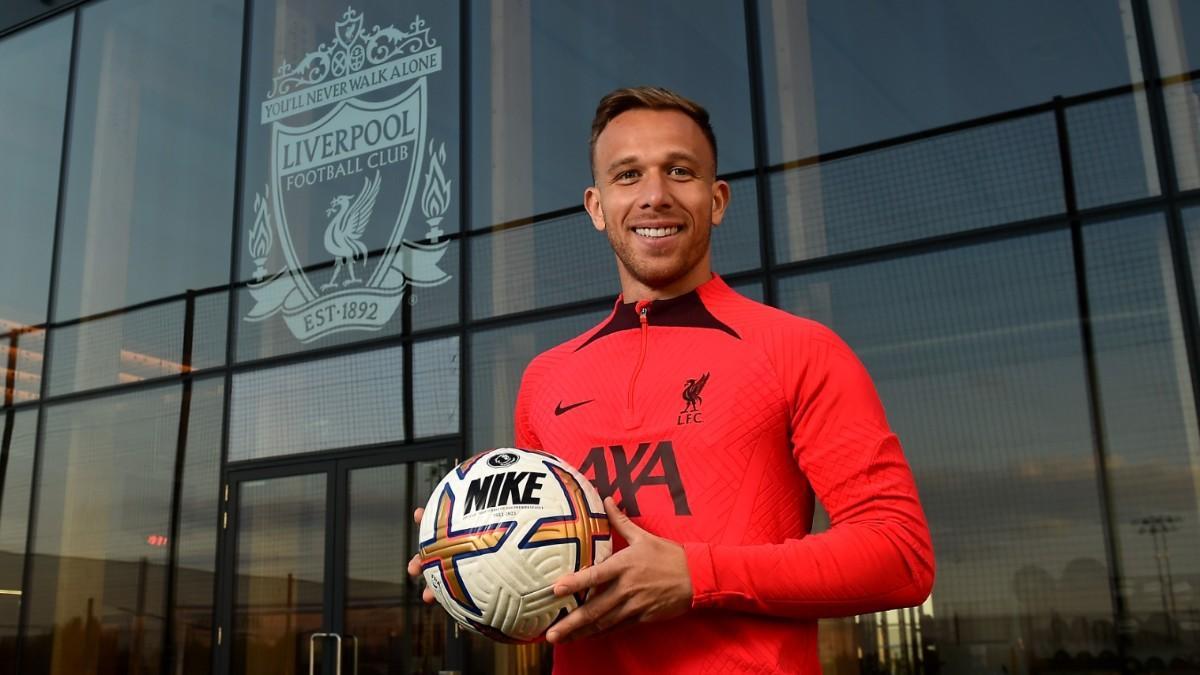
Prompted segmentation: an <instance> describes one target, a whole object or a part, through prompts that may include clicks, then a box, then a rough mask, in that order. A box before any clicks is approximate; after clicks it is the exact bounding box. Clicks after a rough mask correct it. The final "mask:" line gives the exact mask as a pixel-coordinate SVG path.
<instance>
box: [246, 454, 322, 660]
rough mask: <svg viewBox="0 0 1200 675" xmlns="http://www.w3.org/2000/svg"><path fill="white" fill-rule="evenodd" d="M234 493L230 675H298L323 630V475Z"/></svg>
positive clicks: (253, 484)
mask: <svg viewBox="0 0 1200 675" xmlns="http://www.w3.org/2000/svg"><path fill="white" fill-rule="evenodd" d="M237 489H238V495H237V500H238V502H237V503H238V506H237V514H236V516H235V521H234V526H235V527H236V528H237V563H236V564H237V569H236V570H235V572H234V574H235V578H234V601H233V602H234V606H233V630H232V633H233V636H232V640H233V641H232V645H231V651H232V654H233V667H232V672H233V673H235V674H236V675H301V674H302V673H306V672H308V658H309V653H308V652H309V647H308V636H309V635H310V634H312V633H314V632H318V631H320V630H321V627H322V616H323V614H322V612H323V607H324V604H323V603H324V593H325V556H324V554H323V552H324V551H325V490H326V474H324V473H319V474H309V475H304V476H290V477H286V478H270V479H266V480H256V481H246V482H242V483H240V484H238V488H237ZM317 653H318V654H321V653H323V652H321V651H320V650H318V652H317Z"/></svg>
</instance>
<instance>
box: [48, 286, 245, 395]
mask: <svg viewBox="0 0 1200 675" xmlns="http://www.w3.org/2000/svg"><path fill="white" fill-rule="evenodd" d="M228 311H229V295H228V293H226V292H225V291H216V292H210V293H205V294H203V295H196V296H192V297H190V298H184V299H181V300H176V301H171V302H167V303H163V304H157V305H153V306H150V307H144V308H141V309H136V310H133V311H131V312H125V313H122V314H118V315H116V316H111V317H105V318H102V319H92V320H87V321H83V322H80V323H72V324H68V325H66V326H62V327H58V328H55V329H54V330H53V332H52V335H51V339H52V340H53V341H54V358H53V359H52V360H51V364H50V375H49V377H50V393H51V394H55V395H57V394H66V393H70V392H73V391H81V390H84V389H94V388H96V387H104V386H109V385H114V384H129V383H131V382H141V381H142V380H146V379H150V378H154V377H163V376H167V375H178V374H180V373H187V372H192V371H196V370H201V369H204V368H209V367H212V366H219V365H221V364H223V363H224V362H225V326H226V324H227V322H228V320H229V315H228ZM189 314H190V316H189ZM189 332H190V334H189Z"/></svg>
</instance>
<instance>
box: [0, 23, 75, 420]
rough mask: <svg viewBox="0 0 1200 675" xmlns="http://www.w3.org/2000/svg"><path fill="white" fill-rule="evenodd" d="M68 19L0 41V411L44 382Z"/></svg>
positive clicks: (30, 395) (67, 59)
mask: <svg viewBox="0 0 1200 675" xmlns="http://www.w3.org/2000/svg"><path fill="white" fill-rule="evenodd" d="M73 23H74V20H73V18H72V17H70V16H66V17H63V18H60V19H55V20H52V21H48V22H46V23H45V24H43V25H42V26H39V27H37V28H34V29H32V30H28V31H24V32H22V33H20V34H17V35H15V36H13V37H9V38H6V39H4V40H0V63H4V64H5V67H4V68H2V69H0V91H3V92H5V93H4V95H3V96H2V97H0V119H2V120H4V125H3V128H0V185H4V186H5V191H4V209H3V211H2V212H0V241H3V242H4V245H3V247H0V355H3V356H8V355H9V354H10V353H11V354H14V355H16V357H17V363H15V364H14V363H12V362H10V361H9V359H7V358H2V357H0V378H2V379H3V380H4V383H3V385H0V386H3V389H4V393H3V395H2V396H0V406H3V405H12V404H13V403H21V402H24V401H31V400H34V399H36V398H37V397H38V396H39V393H40V387H41V379H42V351H43V346H44V338H43V335H44V334H43V332H42V331H41V330H36V331H33V330H31V329H29V328H28V327H29V326H31V325H35V324H40V323H43V322H45V320H46V303H47V299H48V296H49V292H50V258H51V254H52V251H51V249H52V248H53V244H54V220H55V215H56V213H57V207H58V182H59V181H58V178H59V176H58V170H59V166H60V163H61V152H62V136H63V116H64V115H65V113H66V101H67V76H68V70H69V66H70V56H71V30H72V26H73Z"/></svg>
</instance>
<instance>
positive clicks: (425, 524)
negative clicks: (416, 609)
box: [420, 448, 612, 642]
mask: <svg viewBox="0 0 1200 675" xmlns="http://www.w3.org/2000/svg"><path fill="white" fill-rule="evenodd" d="M420 552H421V566H422V570H423V573H424V576H425V582H426V583H427V584H428V585H429V587H430V588H431V589H433V594H434V595H435V596H436V597H437V600H438V602H439V603H440V604H441V605H442V607H444V608H445V609H446V611H447V612H448V613H449V614H450V616H451V617H453V618H454V619H455V620H456V621H458V622H459V623H460V624H462V625H463V626H466V627H467V628H469V629H471V630H473V631H475V632H477V633H481V634H483V635H486V636H488V637H490V638H492V639H495V640H500V641H503V642H532V641H536V640H538V639H541V637H542V636H543V635H544V634H545V632H546V629H547V628H549V627H550V625H551V624H553V623H554V622H555V621H557V620H558V619H559V618H560V617H562V616H565V615H566V613H567V612H570V611H571V610H572V609H574V608H575V607H577V606H578V605H579V604H580V603H581V602H583V598H582V597H577V596H568V597H563V598H558V597H555V595H554V592H553V584H554V582H555V581H556V580H557V579H558V578H559V577H561V576H562V575H564V574H570V573H571V572H575V571H578V570H581V569H583V568H585V567H588V566H590V565H594V564H596V563H598V562H600V561H602V560H604V559H605V558H607V557H608V556H609V554H610V553H612V541H611V540H610V538H609V531H608V518H607V517H606V516H605V514H604V503H603V502H602V501H601V499H600V495H599V494H598V493H597V492H596V489H595V488H594V487H592V484H591V483H590V482H589V481H588V479H587V478H584V477H583V475H582V474H580V473H579V472H578V471H576V470H575V469H573V468H572V467H570V466H569V465H567V464H566V463H565V462H563V461H562V460H560V459H558V458H557V457H554V456H553V455H550V454H547V453H543V452H537V451H531V450H518V449H516V448H499V449H496V450H488V451H487V452H483V453H480V454H478V455H475V456H474V457H472V458H470V459H468V460H467V461H465V462H463V463H462V464H459V465H458V466H456V467H455V468H453V469H451V470H450V473H448V474H446V477H445V478H443V479H442V480H441V482H440V483H438V485H437V487H436V488H434V491H433V494H432V495H431V496H430V497H429V503H428V504H427V505H426V506H425V515H424V516H423V517H422V519H421V531H420Z"/></svg>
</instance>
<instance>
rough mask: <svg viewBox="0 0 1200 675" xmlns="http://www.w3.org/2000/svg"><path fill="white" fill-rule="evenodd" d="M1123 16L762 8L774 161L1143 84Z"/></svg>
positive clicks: (987, 8)
mask: <svg viewBox="0 0 1200 675" xmlns="http://www.w3.org/2000/svg"><path fill="white" fill-rule="evenodd" d="M1123 7H1124V5H1122V4H1121V3H1116V2H1113V3H1102V4H1100V5H1097V4H1096V3H1093V2H1088V0H1068V1H1065V2H1049V3H1047V2H1040V1H1039V0H1015V1H1013V2H1005V3H972V4H961V3H951V4H944V3H928V4H926V3H902V4H888V5H883V6H877V7H872V9H871V11H870V12H863V11H861V10H862V8H861V7H858V6H856V5H854V4H853V3H840V2H792V1H791V0H768V1H766V2H761V3H759V34H760V36H761V38H762V45H761V47H759V49H760V50H761V54H762V61H763V80H764V85H765V90H766V91H765V92H764V93H765V102H764V103H765V105H764V111H765V114H766V126H767V140H768V143H767V145H768V150H769V156H770V162H771V163H780V162H787V161H791V160H797V159H803V158H807V157H812V156H815V155H818V154H824V153H828V152H832V151H835V150H843V149H845V148H849V147H853V146H857V145H862V144H864V143H870V142H873V141H878V140H882V139H885V138H894V137H896V136H902V135H905V134H910V133H913V132H917V131H924V130H926V129H931V128H934V127H939V126H943V125H946V124H953V123H956V122H961V121H964V120H968V119H973V118H977V117H983V116H985V115H992V114H995V113H1000V112H1004V111H1008V110H1013V109H1015V108H1022V107H1025V106H1029V105H1034V104H1038V103H1045V102H1048V101H1050V100H1051V99H1052V98H1053V97H1055V96H1070V95H1072V94H1082V93H1087V92H1092V91H1096V90H1100V89H1107V88H1109V87H1115V86H1118V85H1122V84H1128V83H1130V82H1131V81H1133V82H1138V81H1140V80H1141V75H1140V74H1136V69H1137V65H1138V64H1139V61H1138V56H1137V46H1136V44H1134V43H1133V42H1132V41H1128V40H1127V39H1126V28H1125V20H1126V19H1127V16H1126V13H1127V12H1129V11H1130V10H1128V9H1122V8H1123ZM1129 31H1130V32H1132V27H1130V28H1129ZM1131 73H1135V74H1132V75H1131ZM973 158H977V159H982V158H983V155H975V156H974V157H973Z"/></svg>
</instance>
